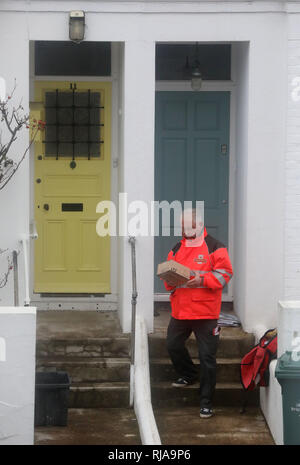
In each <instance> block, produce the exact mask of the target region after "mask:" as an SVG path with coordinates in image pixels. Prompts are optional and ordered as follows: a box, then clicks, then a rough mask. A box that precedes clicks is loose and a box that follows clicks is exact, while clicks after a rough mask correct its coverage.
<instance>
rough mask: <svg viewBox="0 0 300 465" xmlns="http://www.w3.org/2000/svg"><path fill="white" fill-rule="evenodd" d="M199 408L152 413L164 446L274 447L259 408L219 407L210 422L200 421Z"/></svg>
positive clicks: (206, 419)
mask: <svg viewBox="0 0 300 465" xmlns="http://www.w3.org/2000/svg"><path fill="white" fill-rule="evenodd" d="M199 413H200V410H199V408H198V407H181V408H160V409H154V416H155V419H156V422H157V426H158V429H159V433H160V437H161V441H162V444H164V445H274V441H273V438H272V436H271V434H270V431H269V429H268V426H267V424H266V422H265V419H264V417H263V415H262V413H261V411H260V409H259V408H256V407H249V408H248V409H247V410H246V413H244V414H240V413H239V409H237V408H230V407H219V408H216V409H215V415H214V416H213V417H211V418H205V419H204V418H200V415H199Z"/></svg>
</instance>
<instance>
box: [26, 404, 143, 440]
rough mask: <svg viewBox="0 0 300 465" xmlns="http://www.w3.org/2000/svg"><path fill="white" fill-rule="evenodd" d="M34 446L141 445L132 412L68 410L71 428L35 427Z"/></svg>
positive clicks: (126, 410)
mask: <svg viewBox="0 0 300 465" xmlns="http://www.w3.org/2000/svg"><path fill="white" fill-rule="evenodd" d="M34 442H35V445H48V446H50V445H51V446H53V445H113V444H115V445H124V446H133V445H140V444H141V440H140V433H139V428H138V423H137V420H136V417H135V414H134V410H133V409H129V408H103V409H101V408H98V409H69V411H68V425H67V426H64V427H63V428H62V427H61V426H51V428H49V427H48V426H39V427H36V428H35V441H34Z"/></svg>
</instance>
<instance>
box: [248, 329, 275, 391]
mask: <svg viewBox="0 0 300 465" xmlns="http://www.w3.org/2000/svg"><path fill="white" fill-rule="evenodd" d="M276 357H277V331H276V329H270V330H268V331H267V332H266V333H265V334H264V335H263V336H262V337H261V338H260V340H259V343H258V344H257V345H256V346H255V347H254V348H253V349H252V350H251V351H250V352H248V354H246V355H245V356H244V357H243V359H242V361H241V382H242V385H243V387H244V389H246V390H247V391H253V389H255V387H256V386H268V385H269V378H270V372H269V364H270V362H271V360H273V359H275V358H276Z"/></svg>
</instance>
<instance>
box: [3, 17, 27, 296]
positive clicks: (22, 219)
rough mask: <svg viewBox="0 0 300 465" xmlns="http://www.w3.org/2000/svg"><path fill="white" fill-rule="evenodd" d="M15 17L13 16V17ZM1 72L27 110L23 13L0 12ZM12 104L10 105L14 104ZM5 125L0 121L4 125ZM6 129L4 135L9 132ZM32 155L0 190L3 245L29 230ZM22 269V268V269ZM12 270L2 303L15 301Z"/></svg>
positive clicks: (22, 142)
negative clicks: (29, 173) (3, 13)
mask: <svg viewBox="0 0 300 465" xmlns="http://www.w3.org/2000/svg"><path fill="white" fill-rule="evenodd" d="M13 18H14V19H13ZM0 31H1V32H0V57H1V62H0V75H1V76H2V77H4V79H5V80H6V87H7V93H8V94H9V93H10V92H11V91H12V89H13V87H14V79H15V78H16V83H17V88H16V91H15V94H14V97H13V103H12V104H13V105H14V106H18V104H19V102H20V101H21V99H22V105H23V107H24V110H25V112H26V113H28V107H29V105H28V101H29V98H28V91H29V89H28V82H29V59H28V57H29V42H28V37H27V27H26V21H24V15H22V14H21V13H19V14H11V13H9V14H7V15H2V14H0ZM12 104H11V105H12ZM2 127H3V125H2V124H1V129H2ZM3 132H4V138H5V136H6V135H7V133H5V131H4V130H3ZM28 134H29V133H28V130H26V129H23V131H22V133H20V135H19V136H18V139H17V141H16V142H15V143H14V144H13V150H12V153H11V155H13V156H14V159H15V160H18V159H20V158H21V156H22V155H23V153H24V150H25V148H26V147H27V146H28V143H29V138H28ZM28 172H29V159H28V157H27V158H26V159H25V161H24V162H23V163H22V165H21V166H20V169H19V171H18V172H17V173H16V174H15V177H14V178H12V180H11V181H10V182H9V184H8V185H7V186H6V187H5V188H4V189H3V190H1V191H0V215H1V230H0V248H1V249H9V250H10V251H11V250H13V249H16V250H20V244H19V243H18V239H19V238H20V235H21V234H22V233H28V231H29V176H28ZM19 262H20V270H22V269H23V264H22V255H20V256H19ZM6 265H7V262H6V260H3V259H2V258H1V260H0V270H4V269H5V267H6ZM20 272H21V271H20ZM22 299H24V287H23V286H21V288H20V302H22ZM13 304H14V303H13V279H12V273H11V275H10V280H9V283H8V285H7V286H6V287H5V288H3V289H0V305H13Z"/></svg>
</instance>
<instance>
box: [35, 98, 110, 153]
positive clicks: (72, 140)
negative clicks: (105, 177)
mask: <svg viewBox="0 0 300 465" xmlns="http://www.w3.org/2000/svg"><path fill="white" fill-rule="evenodd" d="M101 103H102V102H101V94H100V92H96V91H93V90H87V91H76V90H75V89H73V90H70V91H65V90H59V89H56V90H53V91H46V92H45V122H46V131H45V140H44V143H45V156H46V157H55V158H56V159H58V158H60V157H69V158H72V159H73V160H74V159H75V158H77V157H80V158H87V159H90V158H100V157H101V155H102V151H101V144H102V143H103V139H102V138H101V137H102V131H101V129H102V127H103V123H102V122H101V114H102V112H101V110H103V106H102V105H101Z"/></svg>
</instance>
